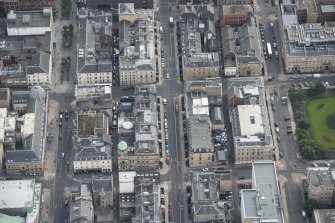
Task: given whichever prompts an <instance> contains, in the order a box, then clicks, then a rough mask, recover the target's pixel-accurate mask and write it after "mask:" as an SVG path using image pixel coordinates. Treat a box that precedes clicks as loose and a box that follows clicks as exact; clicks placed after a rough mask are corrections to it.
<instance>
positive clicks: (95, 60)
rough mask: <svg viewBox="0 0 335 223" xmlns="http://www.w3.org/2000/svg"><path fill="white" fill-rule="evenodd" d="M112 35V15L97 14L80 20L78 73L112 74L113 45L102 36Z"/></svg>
mask: <svg viewBox="0 0 335 223" xmlns="http://www.w3.org/2000/svg"><path fill="white" fill-rule="evenodd" d="M102 34H106V35H109V36H111V35H112V15H110V14H108V13H104V14H96V15H93V16H89V17H86V18H82V19H80V20H79V38H78V42H79V43H78V62H77V72H78V73H106V72H112V52H111V44H102V40H101V37H100V35H102Z"/></svg>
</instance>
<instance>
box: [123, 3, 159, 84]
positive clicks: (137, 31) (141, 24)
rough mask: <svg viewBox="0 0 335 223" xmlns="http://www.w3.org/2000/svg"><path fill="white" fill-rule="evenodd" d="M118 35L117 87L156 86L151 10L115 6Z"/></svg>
mask: <svg viewBox="0 0 335 223" xmlns="http://www.w3.org/2000/svg"><path fill="white" fill-rule="evenodd" d="M119 33H120V37H119V38H120V39H119V50H120V56H119V75H120V84H121V85H139V84H152V83H156V82H157V81H158V72H156V66H157V65H156V63H157V58H156V54H155V50H156V46H155V44H156V40H155V28H154V10H152V9H146V10H144V9H134V4H119Z"/></svg>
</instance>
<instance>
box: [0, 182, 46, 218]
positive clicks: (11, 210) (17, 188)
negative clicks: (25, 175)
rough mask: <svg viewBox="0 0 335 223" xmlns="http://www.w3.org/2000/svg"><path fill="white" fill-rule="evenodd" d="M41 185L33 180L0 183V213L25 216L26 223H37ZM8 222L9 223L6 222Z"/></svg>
mask: <svg viewBox="0 0 335 223" xmlns="http://www.w3.org/2000/svg"><path fill="white" fill-rule="evenodd" d="M41 197H42V184H41V183H36V182H35V180H6V181H5V180H2V181H0V200H1V204H0V213H1V214H5V215H8V216H26V217H25V221H24V222H26V223H37V222H38V221H39V217H40V205H41ZM7 222H10V221H7Z"/></svg>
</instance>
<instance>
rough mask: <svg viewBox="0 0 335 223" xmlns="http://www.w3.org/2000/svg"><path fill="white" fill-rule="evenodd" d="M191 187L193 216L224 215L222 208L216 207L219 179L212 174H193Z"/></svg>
mask: <svg viewBox="0 0 335 223" xmlns="http://www.w3.org/2000/svg"><path fill="white" fill-rule="evenodd" d="M191 187H192V194H193V196H192V203H193V211H194V215H207V216H208V215H209V216H211V215H212V217H213V218H215V216H217V215H220V216H224V215H225V212H224V208H222V207H219V206H218V202H219V200H218V196H217V193H218V191H219V179H218V178H216V176H215V174H214V173H212V172H206V173H203V172H195V173H194V174H193V177H192V185H191Z"/></svg>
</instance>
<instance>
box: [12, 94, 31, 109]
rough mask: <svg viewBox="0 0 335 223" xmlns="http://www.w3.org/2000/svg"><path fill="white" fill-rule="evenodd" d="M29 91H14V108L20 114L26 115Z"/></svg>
mask: <svg viewBox="0 0 335 223" xmlns="http://www.w3.org/2000/svg"><path fill="white" fill-rule="evenodd" d="M29 98H30V93H29V91H12V108H13V110H14V111H16V112H17V113H18V114H24V113H25V112H26V111H27V106H28V101H29Z"/></svg>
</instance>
